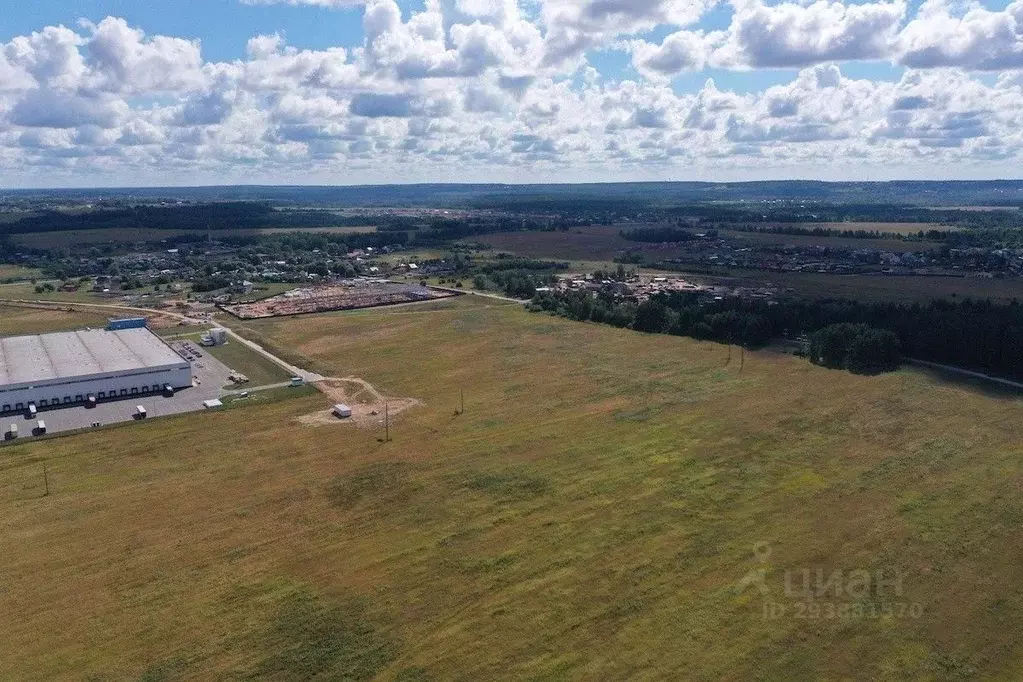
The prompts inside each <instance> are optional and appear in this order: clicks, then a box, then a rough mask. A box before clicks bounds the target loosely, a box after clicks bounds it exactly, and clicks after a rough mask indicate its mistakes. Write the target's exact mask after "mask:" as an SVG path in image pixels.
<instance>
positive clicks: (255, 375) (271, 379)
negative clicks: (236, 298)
mask: <svg viewBox="0 0 1023 682" xmlns="http://www.w3.org/2000/svg"><path fill="white" fill-rule="evenodd" d="M202 352H203V353H209V354H210V355H211V356H213V357H214V358H216V359H217V360H220V361H221V362H222V363H224V364H225V365H227V366H228V367H230V368H231V369H233V370H234V371H236V372H241V373H242V374H244V375H245V376H247V377H248V378H249V383H248V384H244V385H240V386H235V385H233V384H232V385H230V386H228V388H236V389H238V390H245V389H246V388H249V387H253V388H255V387H257V386H268V385H270V384H278V383H280V382H282V381H287V380H288V379H290V378H291V375H290V374H289V373H288V372H286V371H285V370H284V369H283V368H281V367H280V366H279V365H278V364H277V363H275V362H274V361H273V360H270V359H269V358H267V357H266V356H264V355H261V354H259V353H257V352H256V351H254V350H252V349H251V348H249V347H248V346H246V345H245V344H243V343H240V342H239V341H237V340H234V339H229V340H228V342H227V343H226V344H225V345H223V346H215V347H212V348H203V349H202Z"/></svg>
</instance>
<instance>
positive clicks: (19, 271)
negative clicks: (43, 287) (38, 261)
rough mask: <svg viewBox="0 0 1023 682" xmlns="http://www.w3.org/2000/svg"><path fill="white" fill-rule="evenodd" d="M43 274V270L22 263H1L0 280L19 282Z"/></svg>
mask: <svg viewBox="0 0 1023 682" xmlns="http://www.w3.org/2000/svg"><path fill="white" fill-rule="evenodd" d="M41 276H42V271H41V270H39V269H37V268H26V267H22V266H20V265H7V264H4V263H0V282H17V281H21V280H26V279H33V278H37V277H41Z"/></svg>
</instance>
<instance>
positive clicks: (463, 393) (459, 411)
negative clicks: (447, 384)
mask: <svg viewBox="0 0 1023 682" xmlns="http://www.w3.org/2000/svg"><path fill="white" fill-rule="evenodd" d="M458 393H459V395H460V396H461V399H462V407H461V409H459V410H458V414H465V391H459V392H458Z"/></svg>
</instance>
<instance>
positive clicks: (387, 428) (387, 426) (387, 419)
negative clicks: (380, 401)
mask: <svg viewBox="0 0 1023 682" xmlns="http://www.w3.org/2000/svg"><path fill="white" fill-rule="evenodd" d="M384 442H385V443H390V442H391V416H390V412H389V410H388V408H387V403H384Z"/></svg>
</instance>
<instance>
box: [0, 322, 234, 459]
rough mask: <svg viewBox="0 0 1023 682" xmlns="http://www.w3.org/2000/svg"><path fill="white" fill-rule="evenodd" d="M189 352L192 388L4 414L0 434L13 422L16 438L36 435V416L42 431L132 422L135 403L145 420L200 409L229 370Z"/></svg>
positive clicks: (217, 394)
mask: <svg viewBox="0 0 1023 682" xmlns="http://www.w3.org/2000/svg"><path fill="white" fill-rule="evenodd" d="M171 345H172V347H173V348H174V349H175V350H177V351H178V352H182V348H181V342H178V343H173V344H171ZM189 345H190V346H191V348H193V349H195V348H196V346H195V344H189ZM200 352H201V351H200ZM189 354H191V355H192V357H193V358H194V359H193V360H192V361H191V362H192V387H191V388H183V389H179V390H178V391H176V392H175V394H174V395H173V396H172V397H169V398H168V397H164V396H162V395H157V394H154V395H146V396H133V397H131V398H127V399H124V400H113V401H106V402H101V403H99V404H98V405H96V407H93V408H89V407H85V406H81V405H80V406H75V407H68V408H58V409H41V410H39V414H38V416H37V417H35V418H29V417H28V416H27V413H25V414H21V413H17V414H6V415H4V416H3V417H0V434H3V436H2V437H4V438H6V437H7V436H6V434H7V433H8V432H9V431H10V427H11V424H16V425H17V427H18V440H21V439H23V438H31V437H33V436H34V435H37V434H36V433H35V429H36V422H37V421H38V420H40V419H41V420H43V421H44V422H46V432H47V433H49V434H53V433H60V432H62V431H74V430H77V429H87V428H90V427H92V426H93V425H95V424H97V423H98V424H99V425H100V426H102V425H105V424H116V423H118V422H127V421H132V420H133V419H135V418H136V416H135V414H136V407H137V406H139V405H142V406H143V407H145V409H146V415H147V416H146V418H147V419H149V418H152V417H164V416H168V415H172V414H182V413H185V412H195V411H198V410H203V409H205V408H204V407H203V401H206V400H212V399H214V398H219V397H221V396H222V395H224V394H225V393H226V392H225V391H224V390H223V387H224V386H225V385H227V384H228V383H229V381H230V380H229V378H228V377H229V376H230V374H231V370H230V369H228V368H227V367H226V366H225V365H224V364H223V363H222V362H220V361H219V360H216V359H215V358H212V357H210V356H209V354H207V353H202V356H201V357H198V356H196V355H195V354H194V352H191V353H189ZM185 357H187V355H185Z"/></svg>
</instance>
